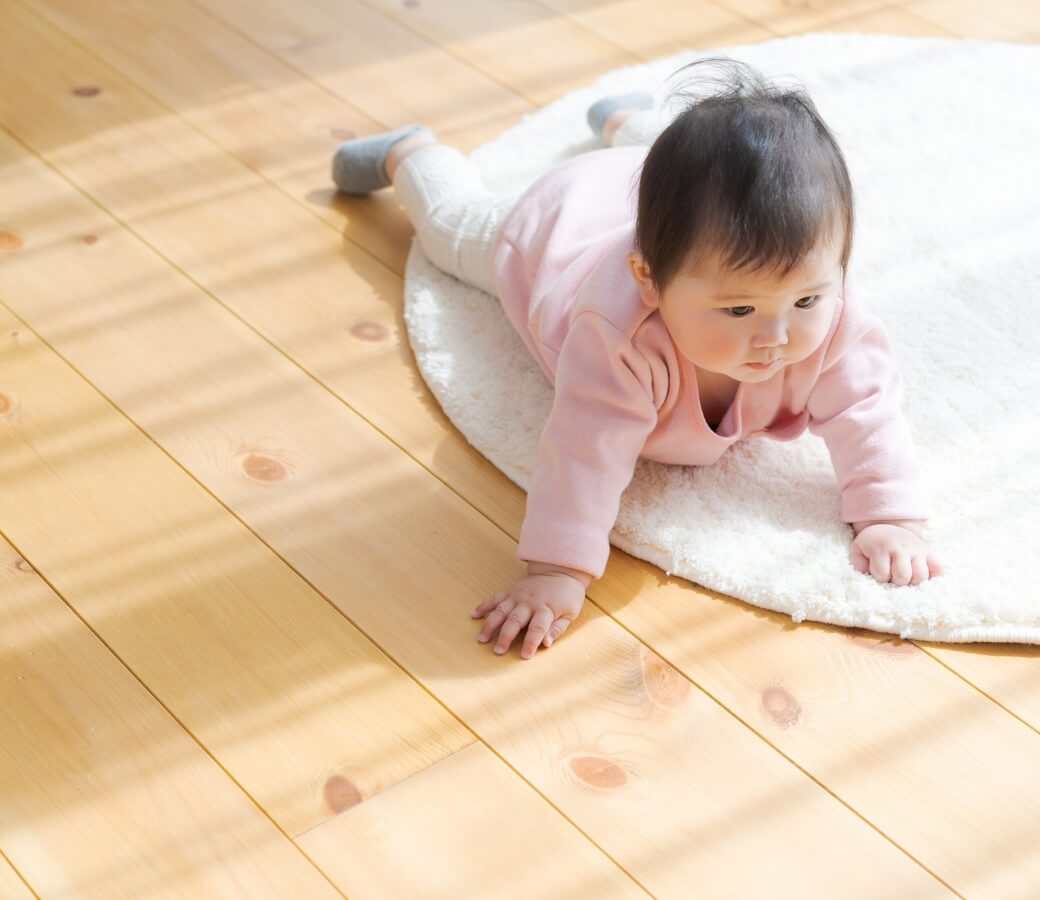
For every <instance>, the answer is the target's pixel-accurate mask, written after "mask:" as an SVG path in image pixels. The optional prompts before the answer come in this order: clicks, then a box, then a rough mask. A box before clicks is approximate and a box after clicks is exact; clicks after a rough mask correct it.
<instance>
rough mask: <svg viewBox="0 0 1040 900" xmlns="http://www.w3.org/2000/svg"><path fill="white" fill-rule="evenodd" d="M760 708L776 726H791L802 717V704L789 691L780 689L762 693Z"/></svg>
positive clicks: (771, 688) (769, 689)
mask: <svg viewBox="0 0 1040 900" xmlns="http://www.w3.org/2000/svg"><path fill="white" fill-rule="evenodd" d="M762 708H763V709H764V710H765V711H766V715H767V716H769V718H771V719H772V720H773V721H774V722H776V723H777V724H778V725H784V726H787V725H793V724H794V723H795V722H797V721H798V720H799V719H800V718H801V717H802V704H800V703H799V702H798V699H797V698H796V697H795V696H794V695H793V694H791V692H790V691H787V690H785V689H784V688H781V687H770V688H766V689H765V690H764V691H762Z"/></svg>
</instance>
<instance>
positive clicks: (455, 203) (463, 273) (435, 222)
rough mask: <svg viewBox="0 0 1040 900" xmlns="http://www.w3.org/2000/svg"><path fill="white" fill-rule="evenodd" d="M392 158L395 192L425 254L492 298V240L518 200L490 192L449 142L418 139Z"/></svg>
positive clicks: (493, 294)
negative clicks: (415, 144) (420, 141)
mask: <svg viewBox="0 0 1040 900" xmlns="http://www.w3.org/2000/svg"><path fill="white" fill-rule="evenodd" d="M401 143H402V144H403V143H404V142H403V141H402V142H401ZM398 146H400V145H398ZM403 149H404V150H408V148H407V147H405V148H403ZM389 162H390V161H388V163H389ZM393 162H394V164H393V165H389V164H388V166H387V168H388V170H391V171H392V177H393V185H394V192H395V193H396V195H397V197H398V199H400V201H401V203H402V204H403V206H404V208H405V210H406V211H407V213H408V218H409V219H410V220H411V223H412V226H413V227H414V228H415V234H416V237H418V239H419V244H420V246H421V247H422V248H423V252H424V253H425V254H426V256H427V257H428V258H429V259H430V261H431V262H432V263H433V264H434V265H435V266H437V268H439V269H441V270H443V271H445V272H447V273H448V274H449V275H454V276H455V277H456V278H458V279H460V280H461V281H465V282H466V283H467V284H471V285H474V286H475V287H478V288H480V289H481V290H483V291H486V292H487V293H489V294H491V295H492V296H495V294H496V290H495V277H494V265H493V263H494V258H493V256H492V244H493V242H494V239H495V235H496V234H497V233H498V229H499V226H500V225H501V224H502V220H503V219H504V218H505V216H506V213H507V212H509V210H510V209H511V208H512V206H513V204H514V203H515V202H516V199H517V198H516V197H515V196H514V195H513V193H507V194H505V195H502V196H499V195H497V194H493V193H491V192H490V191H489V190H488V189H487V187H486V186H485V185H484V182H483V181H482V180H481V178H480V173H479V172H477V170H476V167H475V166H474V165H473V163H471V162H470V160H469V158H468V157H466V156H465V155H464V154H463V153H462V152H461V151H460V150H457V149H456V148H455V147H450V146H448V145H447V144H439V143H421V144H420V145H419V146H415V147H413V148H412V149H411V150H410V151H408V152H402V153H400V154H399V156H398V159H397V160H394V161H393Z"/></svg>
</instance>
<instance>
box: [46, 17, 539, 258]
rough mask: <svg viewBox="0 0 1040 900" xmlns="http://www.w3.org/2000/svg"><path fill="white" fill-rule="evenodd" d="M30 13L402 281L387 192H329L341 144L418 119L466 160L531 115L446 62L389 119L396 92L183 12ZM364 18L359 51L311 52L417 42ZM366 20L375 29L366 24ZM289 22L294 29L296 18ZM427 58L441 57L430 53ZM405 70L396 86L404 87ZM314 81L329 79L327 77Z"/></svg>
mask: <svg viewBox="0 0 1040 900" xmlns="http://www.w3.org/2000/svg"><path fill="white" fill-rule="evenodd" d="M35 8H36V9H37V10H38V11H39V12H40V13H41V14H43V15H46V16H47V17H48V18H49V19H50V20H51V21H53V22H55V23H56V24H58V25H59V26H60V27H62V28H64V29H66V30H67V31H68V32H69V33H70V34H73V35H74V36H75V37H76V38H77V39H78V40H81V41H83V42H84V43H85V44H87V45H88V46H90V47H92V48H94V49H95V50H96V51H97V52H100V53H102V54H103V55H106V56H107V57H108V58H110V59H112V60H113V61H114V62H116V64H117V65H118V67H119V68H120V70H121V71H122V72H124V73H125V74H126V75H128V76H129V77H130V78H131V79H132V80H133V81H134V82H135V83H137V84H139V85H141V86H142V87H144V88H145V89H146V90H147V91H148V92H149V93H151V94H152V95H153V96H154V97H156V98H158V99H159V100H161V101H162V102H164V103H167V104H169V105H170V106H172V107H175V108H176V109H177V110H178V112H180V113H181V114H182V115H183V116H184V117H185V118H186V119H188V120H189V121H191V122H192V123H193V124H195V125H197V126H198V127H199V128H200V129H201V130H202V131H204V132H205V133H206V134H207V135H209V136H210V137H211V138H212V139H213V140H214V141H215V142H216V143H218V144H220V145H221V146H222V147H224V148H225V149H227V150H228V151H229V152H231V153H232V154H234V155H235V156H236V157H238V159H240V160H242V161H243V162H245V163H246V164H247V165H249V166H251V167H252V168H254V169H256V171H258V172H261V173H262V174H263V175H264V176H265V177H267V178H268V179H269V180H271V181H272V182H273V183H275V184H277V185H279V187H281V188H282V189H283V190H284V191H285V192H286V193H288V194H289V195H290V196H292V197H295V198H296V199H297V200H298V201H299V202H300V203H302V204H304V205H305V206H306V207H307V208H308V209H310V210H311V211H312V212H314V213H315V214H316V215H319V216H321V217H322V218H324V219H325V220H326V221H328V222H330V223H332V224H333V225H334V226H335V227H336V228H337V229H339V230H341V232H342V234H343V237H344V238H346V239H347V240H349V241H352V242H354V243H355V244H357V245H358V246H359V247H363V248H364V249H366V250H367V251H368V252H369V253H371V254H372V255H373V256H375V257H376V258H378V259H379V260H381V261H382V262H383V263H385V264H386V265H387V266H389V267H390V268H391V269H392V270H393V271H395V272H398V273H399V274H401V273H403V272H404V265H405V260H406V258H407V255H408V249H409V242H410V239H411V235H412V233H413V229H412V226H411V224H410V223H409V222H408V218H407V216H406V215H405V214H404V211H403V209H402V208H401V207H400V204H398V202H397V200H396V199H395V197H394V195H393V192H392V191H382V192H376V193H374V194H372V195H371V196H370V197H367V198H365V199H364V200H358V199H352V200H350V201H346V200H344V198H343V197H342V195H338V194H336V193H335V188H334V186H333V184H332V180H331V177H330V175H329V168H330V159H331V156H332V152H333V150H334V149H335V147H336V145H337V144H338V143H339V142H340V141H343V140H348V139H350V138H353V137H361V136H363V135H367V134H372V133H377V132H380V131H383V130H385V129H388V128H396V127H399V126H400V125H403V124H407V123H409V122H412V121H415V120H419V121H422V122H423V123H424V124H426V125H428V126H429V127H431V128H433V129H434V130H435V131H436V132H437V133H438V135H439V136H441V137H442V139H444V140H446V141H449V142H451V143H452V144H454V145H455V146H458V147H459V148H460V149H463V150H464V151H467V152H468V150H470V149H472V148H473V147H475V146H477V145H479V144H480V143H483V142H484V141H485V140H487V139H488V138H490V137H491V136H492V135H493V134H494V133H496V132H497V131H498V130H500V129H502V128H504V127H507V126H508V125H511V124H513V123H514V122H515V121H517V120H518V119H519V118H520V117H521V116H522V115H524V114H526V113H529V112H532V111H533V110H534V106H533V104H531V103H530V102H529V101H527V100H524V99H523V98H521V97H519V96H518V95H516V94H514V93H512V92H510V91H509V90H508V89H506V88H504V87H502V86H500V85H498V84H496V83H494V82H492V81H489V80H488V79H487V78H486V77H484V76H483V75H480V74H479V73H477V72H467V70H466V67H465V66H463V65H461V64H459V63H458V61H457V60H455V59H454V57H451V56H449V55H447V54H443V53H441V54H440V56H441V57H443V58H442V59H441V60H440V62H439V69H438V71H439V72H440V73H441V74H440V75H439V77H438V79H437V80H436V81H434V80H430V79H425V80H424V79H422V78H421V77H419V76H420V75H421V69H420V70H419V72H418V73H417V76H416V84H415V86H416V88H417V91H416V92H415V93H414V95H412V96H411V99H410V104H409V106H408V107H407V108H405V109H396V108H395V107H394V104H395V103H397V99H396V98H397V96H398V94H399V93H400V91H399V89H398V88H397V87H396V86H395V83H394V80H393V79H387V78H385V77H379V78H377V77H372V78H369V79H368V80H366V81H365V82H364V85H365V89H364V91H362V92H358V91H357V89H358V86H359V83H358V82H357V81H355V80H353V79H351V78H350V77H348V76H349V73H345V74H344V75H343V76H342V77H338V78H333V77H325V80H324V82H323V83H322V84H319V83H317V82H315V81H313V80H311V79H310V78H308V77H305V76H302V75H301V74H300V72H299V71H298V70H297V69H296V68H294V67H293V66H292V65H289V64H287V63H286V62H283V61H282V60H281V59H279V58H278V57H277V56H276V55H274V54H273V53H272V52H270V51H268V50H266V49H263V48H261V47H259V46H258V45H257V44H256V43H255V41H253V40H252V39H250V38H248V37H246V36H245V35H243V34H242V33H241V32H240V31H239V30H237V29H236V28H234V27H232V26H230V25H228V24H226V23H224V22H223V21H222V20H220V19H218V18H216V17H214V16H213V15H211V14H210V13H208V12H206V11H205V10H203V9H200V8H199V7H197V6H196V5H195V4H193V3H190V2H178V0H167V2H164V3H161V4H156V3H152V2H149V0H121V2H102V3H99V4H96V5H92V6H91V8H90V10H85V9H84V8H83V5H82V4H80V3H75V2H73V0H48V2H44V3H38V4H35ZM283 9H284V7H282V6H274V7H272V8H271V10H270V11H269V12H270V13H271V15H273V16H275V17H277V16H279V15H281V14H282V12H283ZM286 11H287V10H286ZM258 12H263V10H258ZM361 15H362V20H361V22H360V23H356V24H359V25H360V26H363V27H365V28H367V29H368V30H367V32H366V33H364V39H363V40H362V39H361V33H358V32H356V31H355V30H353V29H352V28H342V29H339V30H336V34H339V35H340V37H339V39H338V43H337V44H336V47H335V48H330V47H329V46H328V45H327V44H324V43H322V42H314V41H310V42H309V43H308V46H309V47H311V49H312V50H314V51H315V52H319V51H320V52H321V53H326V52H329V51H330V50H331V49H335V51H336V52H342V53H343V54H344V55H343V57H342V59H351V60H354V61H357V60H358V45H359V44H360V45H361V46H364V47H365V48H366V53H372V52H373V51H374V50H376V49H378V48H382V49H383V50H384V51H385V53H386V55H387V57H388V58H392V57H393V56H394V55H395V54H397V53H400V52H403V51H402V47H401V46H400V45H401V44H402V42H403V43H404V44H405V45H407V46H411V45H413V44H416V43H419V44H421V43H422V42H421V41H420V40H419V39H418V38H416V37H415V36H414V35H412V34H411V33H410V32H408V31H407V30H406V29H403V28H401V27H400V26H397V25H394V24H392V23H389V22H384V21H383V19H382V17H380V16H378V15H376V14H373V13H371V12H365V11H364V10H363V9H362V12H361ZM372 16H374V17H375V19H376V22H375V25H377V26H378V27H372V25H373V23H371V22H369V18H370V17H372ZM276 20H277V18H276ZM247 21H250V22H252V23H253V26H254V28H257V27H259V25H260V23H261V22H262V21H263V20H262V19H260V20H257V19H256V17H255V15H254V14H253V13H251V14H249V15H248V16H247ZM289 21H291V22H292V23H295V24H297V25H298V20H297V19H296V18H295V17H290V19H289ZM350 24H351V25H353V24H355V23H354V22H353V21H352V22H351V23H350ZM301 40H304V42H306V39H301ZM274 44H275V46H282V45H280V44H279V43H278V42H277V41H274ZM283 49H284V47H283ZM424 53H429V54H431V55H436V53H435V49H434V48H426V49H425V50H424ZM412 55H414V54H410V56H412ZM289 56H290V57H292V53H289ZM185 60H190V65H185ZM407 71H410V70H407V69H406V70H404V71H403V72H402V75H401V76H400V78H407V77H410V76H408V75H407V74H405V73H406V72H407ZM316 74H319V75H323V76H329V73H328V71H327V70H326V69H321V71H320V72H319V73H316ZM434 89H435V90H437V91H438V92H441V91H447V90H454V91H456V92H457V94H458V95H460V96H465V97H466V98H467V100H468V103H469V104H470V105H469V107H468V108H467V109H466V110H452V109H451V108H450V107H447V106H445V105H444V104H443V103H442V102H440V101H441V99H443V98H439V99H436V100H434V99H432V98H431V97H430V92H431V91H433V90H434ZM336 91H343V92H345V93H344V94H343V95H338V94H337V93H336ZM350 92H354V93H355V95H357V96H360V98H361V106H362V107H364V108H365V109H368V110H371V111H372V112H374V113H375V114H376V115H377V116H378V115H383V116H385V117H386V118H385V119H382V120H380V119H378V118H373V117H372V116H369V115H366V114H365V113H364V112H363V111H362V110H360V109H358V108H357V107H356V106H354V105H352V104H351V103H350V102H349V99H350ZM407 96H408V95H407V94H406V95H405V97H407ZM402 99H403V98H402ZM477 115H479V116H480V117H481V118H480V119H476V118H475V116H477Z"/></svg>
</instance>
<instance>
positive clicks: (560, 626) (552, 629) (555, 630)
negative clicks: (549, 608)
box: [545, 617, 571, 647]
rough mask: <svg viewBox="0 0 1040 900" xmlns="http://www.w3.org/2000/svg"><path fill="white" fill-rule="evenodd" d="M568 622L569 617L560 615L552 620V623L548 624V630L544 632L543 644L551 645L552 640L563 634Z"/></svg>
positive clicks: (569, 622) (569, 621)
mask: <svg viewBox="0 0 1040 900" xmlns="http://www.w3.org/2000/svg"><path fill="white" fill-rule="evenodd" d="M570 624H571V620H570V619H566V618H562V617H561V618H559V619H557V620H556V621H555V622H553V623H552V625H550V626H549V630H548V631H547V632H546V633H545V646H546V647H551V646H552V642H553V641H555V640H556V639H557V638H558V637H559V636H560V635H561V634H563V633H564V632H565V631H566V630H567V628H568V626H569V625H570Z"/></svg>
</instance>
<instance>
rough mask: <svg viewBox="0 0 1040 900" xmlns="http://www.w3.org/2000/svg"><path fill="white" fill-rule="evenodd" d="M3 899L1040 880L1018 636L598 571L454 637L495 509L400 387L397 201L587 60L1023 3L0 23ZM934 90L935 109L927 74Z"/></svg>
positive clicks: (500, 541)
mask: <svg viewBox="0 0 1040 900" xmlns="http://www.w3.org/2000/svg"><path fill="white" fill-rule="evenodd" d="M0 22H2V25H0V76H2V84H3V87H2V89H0V531H2V534H0V685H2V694H0V851H2V856H0V896H2V897H5V898H6V897H28V896H34V895H37V896H40V897H63V898H64V897H88V896H89V897H104V898H112V897H133V898H142V897H153V896H162V897H166V896H170V897H173V896H177V897H190V898H209V897H248V898H257V897H272V898H286V897H289V898H311V897H326V896H329V897H335V896H341V895H346V896H349V897H352V898H387V897H402V898H427V897H444V898H460V897H465V898H470V897H473V898H481V900H484V898H491V897H525V898H530V897H546V898H549V897H552V898H563V897H574V898H596V900H599V898H608V897H611V898H613V897H643V896H647V895H651V896H656V897H669V898H672V897H675V898H693V897H698V898H700V897H725V898H732V897H740V898H744V897H749V898H762V897H767V898H778V897H798V898H806V897H809V898H821V897H822V898H828V897H836V896H838V895H839V894H840V895H841V896H842V897H856V898H877V897H886V898H887V897H896V898H910V897H912V898H923V897H946V896H951V895H952V896H962V897H971V898H982V897H986V898H988V897H999V898H1012V897H1014V898H1026V897H1031V898H1032V897H1037V896H1040V852H1038V849H1037V828H1038V822H1040V779H1038V778H1037V777H1036V776H1037V771H1038V769H1040V734H1038V726H1040V658H1038V657H1040V648H1038V647H1029V646H1020V645H1007V646H1004V645H942V644H926V643H918V642H901V641H898V640H894V639H890V638H886V637H884V636H881V635H877V634H873V633H869V632H860V633H854V632H851V631H849V630H847V629H840V628H832V627H827V626H822V625H818V624H814V623H811V622H805V623H802V624H800V625H794V624H792V622H791V620H790V619H789V618H788V617H786V616H781V615H775V614H772V613H769V612H766V611H764V610H761V609H758V608H756V607H752V606H749V605H747V604H744V603H742V602H739V601H736V600H732V599H730V598H726V597H723V596H720V595H718V594H715V593H712V592H710V591H706V590H701V589H698V588H696V587H694V586H692V585H691V584H689V583H688V582H686V581H684V580H682V579H677V578H668V577H666V576H665V574H664V573H663V572H661V571H660V570H659V569H657V568H655V567H654V566H652V565H650V564H647V563H644V562H642V561H639V560H635V559H633V558H631V557H628V556H626V555H625V554H623V553H621V552H620V551H617V550H615V551H614V552H613V555H612V559H611V563H610V566H609V568H608V570H607V573H606V575H605V577H604V578H603V579H602V580H600V581H598V582H595V583H594V584H593V585H592V586H591V588H590V591H589V597H590V600H589V602H588V603H587V604H586V607H585V609H584V611H583V613H582V616H581V618H580V619H579V620H578V622H577V623H576V624H575V625H574V626H572V627H571V628H570V630H569V631H568V632H567V634H566V635H565V636H564V637H563V638H562V639H561V640H560V641H559V642H558V643H557V644H556V645H555V646H554V647H553V648H552V649H551V650H549V651H543V652H540V653H539V654H538V655H537V656H536V657H535V658H534V659H533V660H530V661H524V660H521V659H520V657H519V654H518V646H517V645H514V648H513V652H512V653H511V654H510V655H508V656H506V657H504V658H500V657H496V656H495V655H494V654H493V653H492V652H491V649H490V645H481V644H478V643H477V642H476V640H475V636H476V633H477V631H478V630H479V627H480V623H479V622H475V621H473V620H471V619H470V618H469V617H468V615H467V611H468V610H469V609H470V608H471V607H472V606H473V605H474V604H475V603H476V602H477V600H478V599H480V598H482V597H484V596H486V595H487V594H489V593H491V592H493V591H495V590H500V589H502V588H503V587H505V586H506V585H508V584H509V583H510V582H511V581H512V580H513V579H514V578H515V577H517V576H518V575H519V574H520V573H521V569H522V564H521V563H519V562H518V561H517V560H516V558H515V557H516V540H517V536H518V533H519V528H520V523H521V520H522V516H523V505H524V495H523V492H522V491H520V490H519V489H518V488H516V487H515V486H514V485H513V484H512V483H511V482H510V481H508V479H506V478H505V477H504V476H503V475H501V474H500V473H499V472H498V471H497V470H495V469H494V467H493V466H492V465H491V464H490V463H488V462H487V461H486V460H485V459H484V458H483V457H481V456H480V455H479V454H478V453H476V452H475V451H474V450H473V449H472V448H470V447H469V446H468V445H467V443H466V442H465V440H464V439H463V438H462V437H461V436H460V435H459V434H458V433H457V432H456V430H455V429H454V428H453V427H452V426H451V424H450V423H449V422H448V421H447V420H446V418H445V417H444V415H443V414H442V413H441V411H440V409H439V408H438V406H437V403H436V401H435V400H434V399H433V397H432V395H431V394H430V393H429V391H428V390H427V389H426V387H425V385H424V384H423V382H422V379H421V377H420V375H419V373H418V370H417V368H416V366H415V362H414V359H413V357H412V355H411V352H410V349H409V347H408V342H407V337H406V332H405V328H404V323H403V318H402V273H403V268H404V262H405V258H406V255H407V252H408V248H409V241H410V238H411V233H412V232H411V228H410V226H409V224H408V222H407V219H406V218H405V217H404V214H403V212H402V211H401V209H400V208H399V207H398V206H397V204H396V202H395V200H394V198H393V193H392V191H384V192H381V193H379V194H376V195H374V196H372V197H370V198H366V199H353V200H350V201H346V200H344V199H342V198H335V197H333V195H332V192H331V190H330V183H329V177H328V164H329V157H330V154H331V151H332V149H333V148H334V146H335V144H336V143H337V142H338V141H340V140H343V139H345V138H347V137H351V136H353V135H363V134H369V133H372V132H375V131H380V130H383V129H387V128H393V127H398V126H400V125H403V124H406V123H409V122H415V121H419V122H423V123H425V124H427V125H429V126H430V127H432V128H433V129H434V130H435V131H437V133H438V134H439V135H440V136H441V137H442V139H444V140H445V141H450V142H452V143H454V144H455V145H456V146H459V147H460V148H462V149H463V150H465V151H467V152H468V151H470V150H472V149H473V148H474V147H476V146H478V145H480V144H482V143H484V142H486V141H487V140H489V139H490V138H492V137H493V136H495V135H497V134H498V133H500V132H501V131H502V130H503V129H505V128H507V127H509V126H511V125H513V124H515V123H516V122H518V121H519V120H520V119H521V118H522V117H524V116H525V115H528V114H530V113H532V112H533V111H535V110H536V109H538V108H539V107H540V106H541V105H543V104H545V103H547V102H549V101H551V100H553V99H554V98H556V97H558V96H560V95H562V94H565V93H567V92H569V91H571V90H574V89H576V88H579V87H581V86H583V85H586V84H588V83H589V82H591V81H592V80H594V79H595V78H596V77H598V76H599V75H601V74H602V73H604V72H607V71H609V70H611V69H614V68H617V67H619V66H625V65H631V64H633V63H638V62H642V61H647V60H651V59H655V58H658V57H661V56H665V55H671V54H673V53H678V52H680V51H681V50H682V49H684V48H687V47H691V48H692V47H721V46H725V45H729V44H738V43H747V42H754V41H759V40H764V39H768V38H771V37H775V36H777V35H790V34H797V33H800V32H804V31H811V30H817V31H857V32H880V33H897V34H905V35H936V36H956V35H962V36H970V37H975V38H981V39H1002V40H1011V41H1021V42H1038V41H1040V7H1038V6H1037V4H1036V2H1035V0H1015V2H1006V0H1001V2H998V3H984V2H982V0H951V2H946V0H942V2H941V0H914V2H903V3H898V2H883V0H783V2H781V0H716V2H706V0H701V2H698V0H619V2H605V0H498V2H490V0H489V2H484V3H480V4H477V3H473V2H464V0H401V2H398V0H295V2H293V3H285V2H280V0H250V2H247V0H207V2H205V3H192V2H187V0H183V2H181V0H163V2H155V0H94V2H91V3H83V2H81V0H0ZM951 87H953V86H951Z"/></svg>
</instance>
